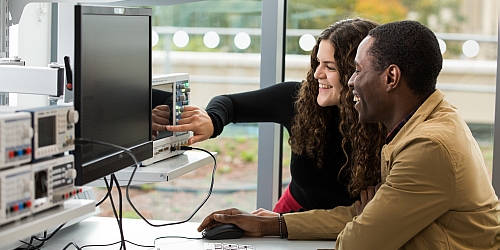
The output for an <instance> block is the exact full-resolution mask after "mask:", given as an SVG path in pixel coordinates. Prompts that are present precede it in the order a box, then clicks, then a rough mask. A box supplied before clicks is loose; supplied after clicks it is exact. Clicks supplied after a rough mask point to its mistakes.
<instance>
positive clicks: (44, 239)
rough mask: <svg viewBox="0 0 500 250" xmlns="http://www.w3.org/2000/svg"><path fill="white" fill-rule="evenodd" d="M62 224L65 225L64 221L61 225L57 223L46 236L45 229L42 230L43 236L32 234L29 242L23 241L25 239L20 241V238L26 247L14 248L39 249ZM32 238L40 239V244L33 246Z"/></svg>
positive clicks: (18, 249) (17, 249)
mask: <svg viewBox="0 0 500 250" xmlns="http://www.w3.org/2000/svg"><path fill="white" fill-rule="evenodd" d="M64 225H66V223H63V224H61V225H59V226H58V227H57V228H56V229H55V230H54V231H53V232H52V233H51V234H50V235H49V236H47V230H45V231H44V233H43V238H39V237H37V236H35V235H32V236H31V238H30V242H29V243H28V242H25V241H22V240H20V242H22V243H24V244H26V245H28V247H27V248H16V250H20V249H25V250H30V249H40V248H41V247H42V246H43V245H44V244H45V242H46V241H48V240H50V238H52V237H53V236H54V235H55V234H56V233H57V232H59V230H61V229H62V228H63V227H64ZM33 240H37V241H40V244H38V245H37V246H34V245H33Z"/></svg>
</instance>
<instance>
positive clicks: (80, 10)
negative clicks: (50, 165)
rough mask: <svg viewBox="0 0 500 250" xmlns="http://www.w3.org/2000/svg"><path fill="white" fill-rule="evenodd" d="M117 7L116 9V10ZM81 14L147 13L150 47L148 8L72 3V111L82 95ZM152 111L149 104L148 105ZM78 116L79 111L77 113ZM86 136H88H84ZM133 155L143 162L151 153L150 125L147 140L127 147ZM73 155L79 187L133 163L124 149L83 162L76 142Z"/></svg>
mask: <svg viewBox="0 0 500 250" xmlns="http://www.w3.org/2000/svg"><path fill="white" fill-rule="evenodd" d="M117 10H118V11H117ZM83 15H121V16H127V15H133V16H149V48H151V43H152V39H151V32H152V29H151V27H152V26H151V24H152V9H150V8H128V7H109V6H83V5H75V51H74V58H75V60H74V82H73V84H74V87H73V89H74V106H75V110H78V111H80V110H81V102H82V95H81V93H80V92H79V91H78V87H79V84H81V77H82V76H81V66H82V65H81V58H82V57H81V49H80V48H81V45H82V44H81V38H82V37H81V36H82V34H81V26H82V17H83ZM149 58H150V60H149V62H150V63H149V79H150V80H149V83H150V84H149V93H150V95H149V103H150V104H151V98H152V97H151V88H152V84H151V83H152V80H151V79H152V60H151V59H152V51H151V50H149ZM149 110H150V111H151V106H150V107H149ZM80 115H81V114H80ZM151 119H152V118H151V113H150V115H149V124H151V122H152V120H151ZM75 136H76V138H81V123H76V126H75ZM84 139H88V138H84ZM129 149H130V151H131V152H132V153H133V154H134V156H135V158H136V159H137V161H143V160H146V159H149V158H151V157H152V156H153V142H152V138H151V126H149V140H148V141H146V142H144V143H141V144H138V145H135V146H133V147H130V148H129ZM73 154H74V156H75V169H76V171H77V176H76V178H75V185H77V186H82V185H85V184H88V183H90V182H92V181H95V180H97V179H100V178H102V177H105V176H107V175H110V174H112V173H115V172H117V171H119V170H122V169H124V168H126V167H129V166H132V165H134V164H135V162H134V160H133V158H132V157H130V156H129V155H128V154H127V153H126V152H123V151H121V152H120V151H117V152H116V153H112V154H110V155H108V156H106V157H102V158H100V159H97V160H94V161H91V162H87V163H83V162H82V157H81V156H82V147H81V146H79V145H78V144H77V145H76V147H75V150H74V152H73Z"/></svg>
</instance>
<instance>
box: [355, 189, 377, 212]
mask: <svg viewBox="0 0 500 250" xmlns="http://www.w3.org/2000/svg"><path fill="white" fill-rule="evenodd" d="M381 185H382V183H379V184H378V185H377V186H369V187H368V188H367V189H366V190H361V192H360V193H359V198H360V199H361V200H358V201H356V202H354V207H355V208H356V213H357V214H358V215H360V214H361V213H363V210H364V209H365V207H366V204H368V202H370V201H371V200H372V199H373V197H374V196H375V193H377V191H378V189H379V188H380V186H381Z"/></svg>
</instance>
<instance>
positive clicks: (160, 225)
mask: <svg viewBox="0 0 500 250" xmlns="http://www.w3.org/2000/svg"><path fill="white" fill-rule="evenodd" d="M173 149H174V150H200V151H203V152H205V153H207V154H209V155H210V156H211V157H212V159H213V160H214V168H213V171H212V180H211V183H210V188H209V190H208V194H207V196H206V197H205V199H204V200H203V202H202V203H201V204H200V205H199V206H198V207H197V208H196V209H195V210H194V211H193V213H191V215H190V216H189V218H187V219H185V220H183V221H176V222H170V223H165V224H153V223H151V222H149V221H148V220H147V219H146V218H145V217H144V216H143V215H142V214H141V213H140V212H139V211H138V210H137V208H135V206H134V204H133V203H132V201H131V200H130V196H129V192H128V191H129V187H130V184H131V183H132V179H133V178H134V174H135V171H136V170H137V165H138V164H136V167H135V168H134V170H133V171H132V174H131V175H130V179H129V181H128V184H127V189H126V197H127V200H128V202H129V204H130V206H131V207H132V209H134V211H135V212H136V213H137V215H139V217H141V218H142V219H143V220H144V221H145V222H146V223H148V224H149V225H150V226H153V227H163V226H170V225H177V224H181V223H185V222H188V221H189V220H191V219H192V218H193V217H194V215H195V214H196V213H197V212H198V211H199V210H200V209H201V207H203V205H205V203H206V202H207V200H208V198H209V197H210V195H211V194H212V190H213V187H214V179H215V178H214V177H215V171H216V170H217V159H216V158H215V156H214V155H213V154H212V153H211V152H210V151H208V150H205V149H202V148H194V147H187V146H180V147H176V148H173ZM181 238H182V237H181Z"/></svg>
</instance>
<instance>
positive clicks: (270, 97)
mask: <svg viewBox="0 0 500 250" xmlns="http://www.w3.org/2000/svg"><path fill="white" fill-rule="evenodd" d="M300 85H301V83H300V82H284V83H279V84H275V85H273V86H270V87H267V88H263V89H259V90H255V91H250V92H244V93H238V94H231V95H221V96H216V97H214V98H213V99H212V100H211V101H210V102H209V104H208V106H207V108H206V111H207V113H208V115H209V116H210V118H211V119H212V122H213V125H214V134H213V135H212V138H214V137H217V136H218V135H220V134H221V133H222V130H223V129H224V126H225V125H227V124H229V123H231V122H232V123H244V122H274V123H278V124H281V125H283V126H284V127H285V128H286V129H287V130H288V133H289V134H290V135H291V136H292V134H291V123H292V118H293V116H294V115H295V113H296V110H295V108H294V102H295V101H296V100H297V93H298V90H299V89H300ZM335 110H336V112H334V115H335V116H336V117H335V118H334V120H335V124H333V125H332V127H331V128H328V129H329V130H330V131H332V135H331V138H330V140H329V141H328V143H327V144H326V149H325V151H324V157H323V167H322V168H318V167H317V166H316V163H317V162H316V159H315V158H310V157H307V156H305V155H297V154H294V153H293V152H292V154H291V161H290V173H291V176H292V180H291V182H290V186H289V188H290V192H291V194H292V196H293V197H294V198H295V200H296V201H297V202H298V203H299V204H300V205H302V206H303V207H304V208H305V209H307V210H310V209H331V208H334V207H336V206H350V205H352V203H353V202H354V199H353V198H351V197H350V195H349V193H348V191H347V186H346V184H347V183H348V179H347V178H345V177H344V178H341V177H339V171H340V169H341V168H342V166H343V164H344V163H345V156H344V153H343V152H342V147H341V141H342V136H341V134H340V132H339V129H338V127H339V111H338V108H336V109H335Z"/></svg>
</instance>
